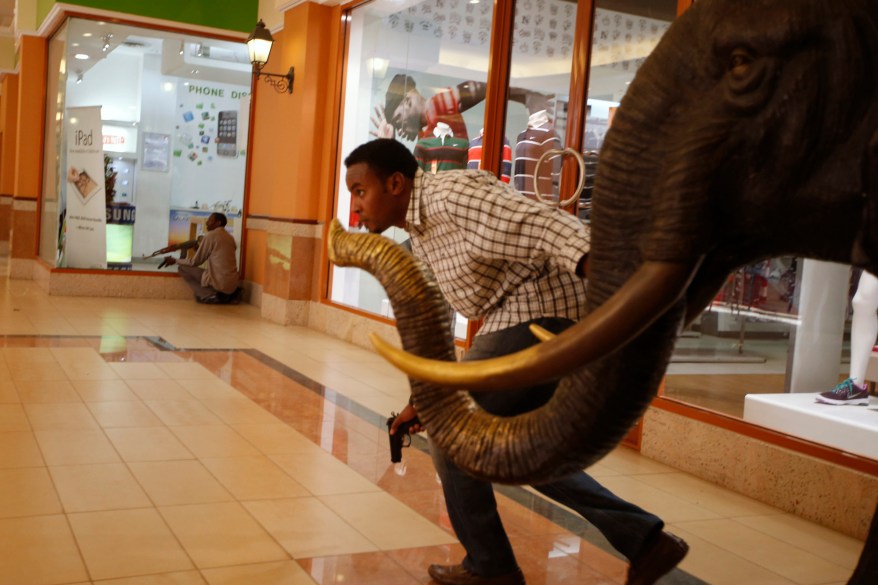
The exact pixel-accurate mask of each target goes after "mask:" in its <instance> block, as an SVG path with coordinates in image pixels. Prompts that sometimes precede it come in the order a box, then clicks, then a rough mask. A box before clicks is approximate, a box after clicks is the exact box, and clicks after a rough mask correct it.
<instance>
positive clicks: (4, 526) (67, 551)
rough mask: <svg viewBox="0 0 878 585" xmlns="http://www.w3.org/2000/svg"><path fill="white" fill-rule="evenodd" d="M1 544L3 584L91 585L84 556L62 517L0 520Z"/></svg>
mask: <svg viewBox="0 0 878 585" xmlns="http://www.w3.org/2000/svg"><path fill="white" fill-rule="evenodd" d="M0 542H2V543H3V551H2V553H0V583H4V584H8V585H45V584H47V583H76V582H77V581H82V582H84V583H88V574H87V573H86V571H85V565H84V564H83V562H82V557H81V556H80V555H79V550H78V548H77V545H76V542H75V540H74V538H73V534H71V532H70V527H69V526H68V524H67V519H66V518H65V517H64V516H62V515H54V516H32V517H29V518H9V519H3V520H0ZM47 552H51V554H47Z"/></svg>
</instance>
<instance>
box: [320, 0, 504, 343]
mask: <svg viewBox="0 0 878 585" xmlns="http://www.w3.org/2000/svg"><path fill="white" fill-rule="evenodd" d="M492 8H493V7H492V3H491V2H475V3H472V2H444V1H439V0H424V1H421V2H418V1H414V2H398V1H396V0H376V1H374V2H369V3H367V4H364V5H362V6H358V7H355V8H354V9H353V10H351V11H350V19H349V36H348V39H349V48H348V52H347V62H346V83H345V87H344V112H343V114H342V123H343V134H342V141H341V158H342V159H344V157H345V156H347V154H348V153H349V152H351V151H352V150H353V149H354V148H356V147H357V146H359V145H360V144H362V143H364V142H367V141H369V140H371V139H373V138H375V137H388V138H390V137H393V138H396V139H397V140H400V141H402V142H403V143H404V144H405V145H406V146H408V147H409V148H410V149H411V150H412V152H413V153H414V155H415V157H416V158H417V160H418V163H419V164H420V166H421V168H422V169H424V171H425V172H443V171H446V170H449V169H462V168H467V166H468V165H469V166H472V165H473V164H475V166H476V168H477V167H478V161H477V160H476V161H475V163H473V162H472V159H473V157H475V156H477V153H478V152H479V151H480V148H479V144H480V143H479V142H478V139H479V137H480V135H481V131H482V126H483V123H484V117H485V107H484V99H485V90H486V84H485V82H486V80H487V73H488V56H489V49H490V38H491V21H492ZM340 173H341V176H342V177H343V176H344V168H342V169H341V170H340ZM336 217H338V218H339V220H341V221H342V223H344V224H345V225H347V226H348V227H350V228H353V229H356V228H357V221H358V220H357V217H356V216H355V214H353V213H352V212H351V205H350V193H348V192H347V189H346V187H345V185H344V182H343V181H341V183H340V185H339V191H338V193H337V198H336ZM384 235H386V236H388V237H390V238H393V239H394V240H396V241H398V242H404V241H405V240H406V239H407V235H406V234H405V232H404V231H403V230H400V229H397V228H391V229H389V230H388V231H387V232H386V233H385V234H384ZM331 299H332V300H333V301H334V302H336V303H339V304H342V305H346V306H350V307H354V308H357V309H360V310H363V311H367V312H370V313H374V314H377V315H382V316H385V317H392V312H391V309H390V306H389V302H388V300H387V295H386V294H385V292H384V289H383V287H381V285H380V284H379V283H378V282H377V281H376V280H375V279H374V278H373V277H372V276H371V275H369V274H367V273H365V272H363V271H361V270H359V269H354V268H339V267H337V266H334V267H333V268H332V289H331ZM466 324H467V322H466V319H464V318H463V317H461V316H459V315H458V316H457V318H456V320H455V335H456V336H457V337H465V335H466Z"/></svg>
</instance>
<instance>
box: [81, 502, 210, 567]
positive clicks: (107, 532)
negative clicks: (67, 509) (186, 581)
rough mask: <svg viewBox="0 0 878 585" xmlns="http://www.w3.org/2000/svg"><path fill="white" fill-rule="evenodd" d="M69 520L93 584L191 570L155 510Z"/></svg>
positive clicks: (93, 514) (83, 515)
mask: <svg viewBox="0 0 878 585" xmlns="http://www.w3.org/2000/svg"><path fill="white" fill-rule="evenodd" d="M69 518H70V525H71V527H72V528H73V533H74V535H75V536H76V541H77V542H78V543H79V547H80V550H81V551H82V556H83V557H84V558H85V563H86V565H87V566H88V570H89V573H90V574H91V577H92V579H94V580H95V581H99V580H101V579H112V578H119V577H131V576H135V575H149V574H154V573H168V572H172V571H185V570H189V569H193V568H194V567H193V565H192V562H191V561H190V560H189V557H188V556H187V555H186V552H185V551H184V550H183V549H182V548H181V547H180V543H179V542H178V541H177V539H176V537H175V536H174V534H173V533H171V531H170V530H169V529H168V526H167V525H166V524H165V522H164V520H163V519H162V517H161V516H160V515H159V514H158V512H157V511H156V510H154V509H151V508H150V509H142V510H116V511H109V512H84V513H80V514H70V515H69Z"/></svg>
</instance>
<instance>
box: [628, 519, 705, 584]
mask: <svg viewBox="0 0 878 585" xmlns="http://www.w3.org/2000/svg"><path fill="white" fill-rule="evenodd" d="M687 552H689V545H688V544H686V541H685V540H683V539H682V538H680V537H679V536H675V535H673V534H671V533H670V532H662V533H661V534H659V535H658V538H656V539H655V541H654V542H653V543H652V544H651V545H650V546H649V548H647V549H646V550H644V551H643V552H641V553H640V554H639V555H638V556H637V558H636V559H634V560H633V561H631V566H630V567H629V568H628V580H627V581H625V585H652V584H653V583H655V582H656V581H658V580H659V578H660V577H661V576H662V575H664V574H666V573H668V572H670V571H671V569H673V568H674V567H676V566H677V564H678V563H679V562H680V561H682V560H683V557H685V556H686V553H687Z"/></svg>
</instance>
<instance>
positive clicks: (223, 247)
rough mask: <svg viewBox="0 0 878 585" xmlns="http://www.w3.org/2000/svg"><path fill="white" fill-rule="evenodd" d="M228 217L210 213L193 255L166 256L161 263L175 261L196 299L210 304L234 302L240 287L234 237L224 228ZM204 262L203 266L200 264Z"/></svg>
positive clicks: (238, 294) (238, 296) (169, 263)
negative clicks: (185, 256) (204, 265)
mask: <svg viewBox="0 0 878 585" xmlns="http://www.w3.org/2000/svg"><path fill="white" fill-rule="evenodd" d="M226 223H228V220H227V219H226V216H225V215H223V214H222V213H218V212H214V213H211V214H210V216H209V217H208V218H207V221H206V222H205V223H204V228H205V229H206V230H207V233H206V234H204V237H202V238H201V241H200V242H199V244H198V249H197V250H196V251H195V255H194V256H193V257H192V258H174V257H173V256H165V257H164V259H163V260H162V263H161V264H160V265H159V268H161V267H162V266H171V265H173V264H176V265H177V267H178V268H177V270H178V271H179V273H180V276H181V277H182V278H183V280H185V281H186V284H188V285H189V287H190V288H191V289H192V292H193V293H195V301H196V302H198V303H205V304H211V305H222V304H228V303H237V302H238V301H240V299H241V293H242V292H243V289H242V288H241V286H240V283H241V277H240V275H239V274H238V265H237V262H236V260H235V251H236V250H237V246H236V245H235V238H233V237H232V236H231V234H229V232H227V231H226V230H225V227H226ZM205 262H206V263H207V267H206V268H202V267H201V265H202V264H204V263H205Z"/></svg>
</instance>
